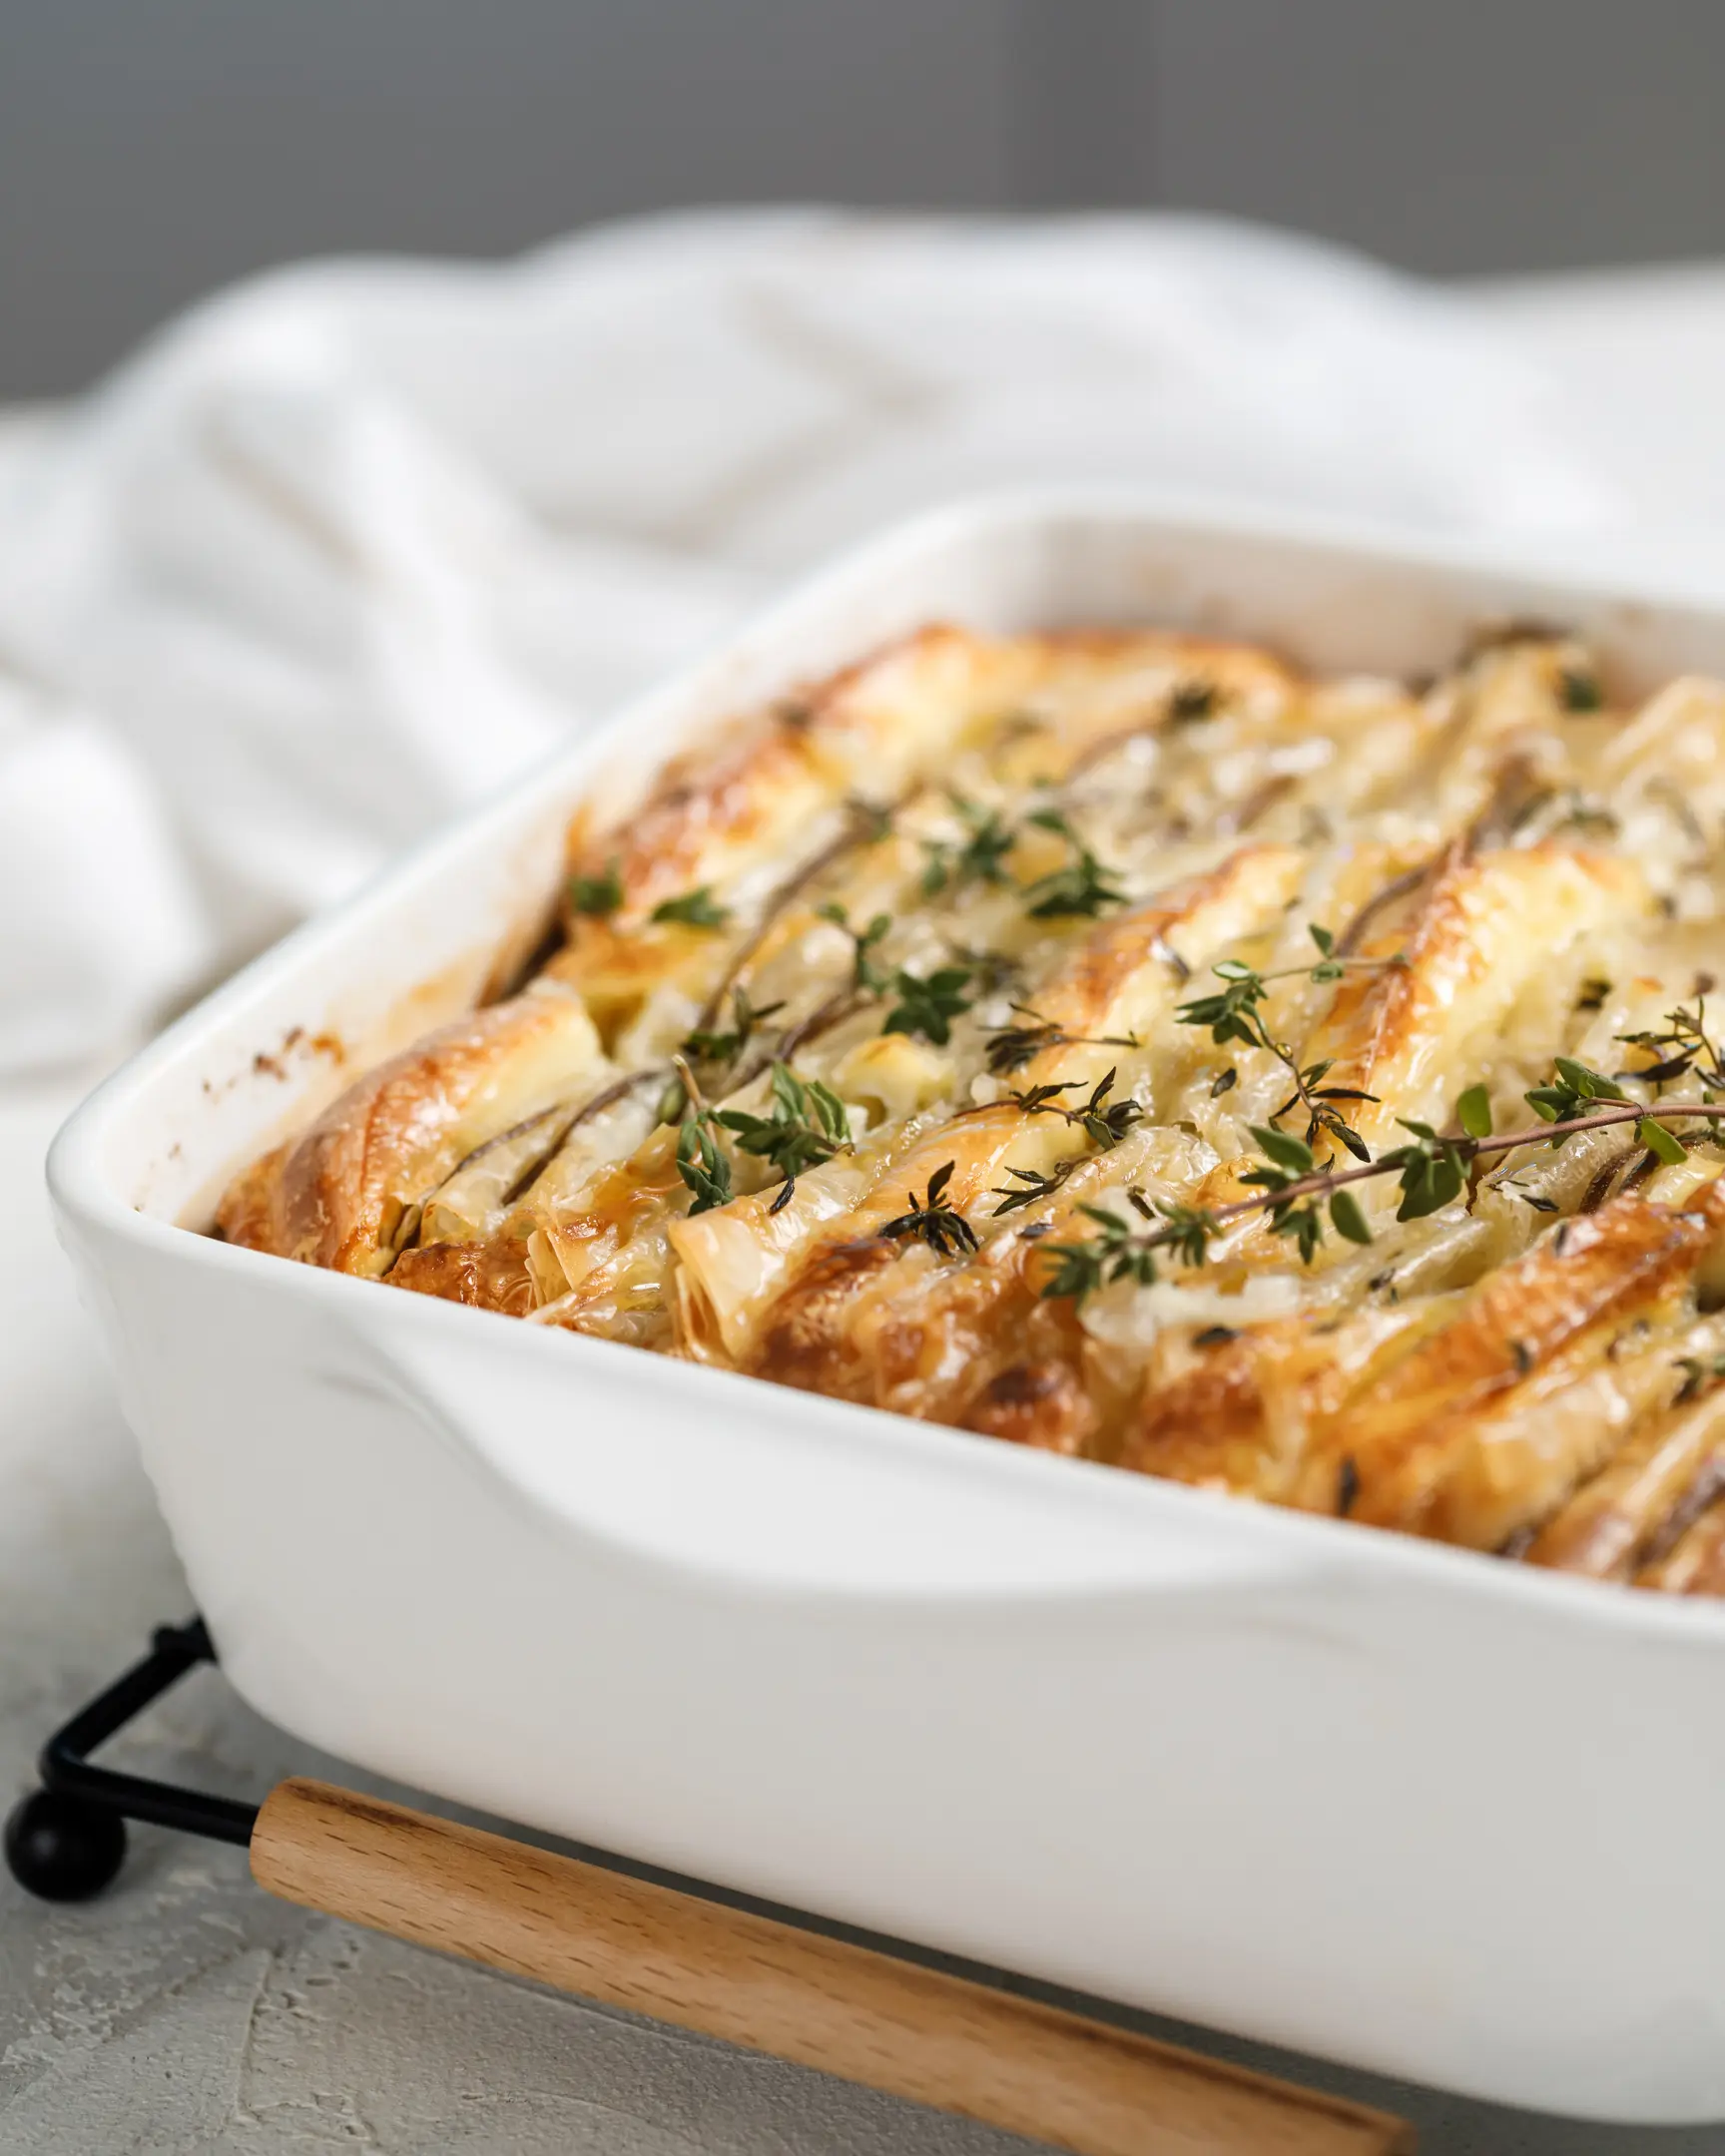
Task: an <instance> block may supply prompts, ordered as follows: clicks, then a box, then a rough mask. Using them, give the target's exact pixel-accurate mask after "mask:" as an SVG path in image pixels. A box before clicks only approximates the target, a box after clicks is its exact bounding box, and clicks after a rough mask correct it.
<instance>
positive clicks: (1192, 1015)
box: [1174, 921, 1406, 1161]
mask: <svg viewBox="0 0 1725 2156" xmlns="http://www.w3.org/2000/svg"><path fill="white" fill-rule="evenodd" d="M1307 933H1308V934H1309V935H1310V936H1311V938H1312V941H1313V942H1314V944H1315V945H1316V946H1317V949H1318V963H1317V964H1316V965H1312V966H1283V967H1281V968H1280V969H1279V970H1278V971H1276V972H1274V973H1260V972H1259V971H1258V969H1257V968H1256V967H1255V966H1249V965H1243V964H1242V963H1241V962H1240V960H1239V959H1237V958H1223V959H1220V960H1218V961H1217V963H1216V964H1215V965H1213V966H1212V967H1211V968H1210V970H1211V972H1212V973H1214V974H1215V975H1216V977H1217V979H1218V980H1220V981H1221V983H1222V986H1221V988H1220V989H1219V990H1217V992H1216V993H1215V994H1214V995H1207V996H1195V997H1194V998H1193V999H1192V1001H1191V1002H1189V1003H1182V1004H1181V1005H1180V1006H1179V1008H1178V1009H1177V1010H1176V1011H1175V1013H1174V1015H1175V1017H1176V1018H1177V1019H1178V1020H1179V1022H1180V1023H1181V1024H1182V1025H1196V1026H1208V1027H1209V1029H1210V1038H1211V1039H1212V1040H1213V1041H1215V1042H1216V1043H1217V1045H1218V1046H1221V1047H1226V1046H1227V1044H1228V1043H1229V1042H1231V1041H1239V1042H1241V1043H1242V1044H1243V1045H1244V1046H1246V1047H1249V1048H1262V1049H1264V1050H1265V1051H1266V1052H1267V1053H1269V1054H1270V1055H1273V1056H1274V1057H1275V1058H1276V1060H1277V1062H1279V1063H1280V1064H1281V1065H1282V1066H1283V1068H1284V1069H1285V1070H1286V1071H1287V1072H1288V1075H1289V1076H1290V1077H1291V1078H1292V1079H1293V1081H1294V1091H1293V1093H1292V1094H1291V1095H1290V1096H1289V1098H1288V1099H1287V1100H1285V1101H1284V1102H1283V1103H1282V1105H1281V1107H1280V1108H1278V1109H1277V1110H1276V1111H1275V1113H1274V1114H1273V1115H1272V1116H1271V1118H1270V1120H1271V1122H1272V1123H1279V1122H1280V1121H1281V1120H1282V1118H1283V1117H1284V1116H1285V1115H1287V1114H1288V1113H1289V1112H1290V1110H1292V1109H1294V1108H1296V1107H1303V1108H1304V1109H1305V1110H1306V1116H1307V1128H1306V1139H1307V1143H1308V1144H1311V1143H1312V1142H1313V1141H1314V1140H1315V1139H1316V1138H1317V1137H1318V1135H1319V1133H1320V1132H1321V1131H1322V1132H1327V1133H1328V1134H1329V1135H1330V1136H1331V1137H1332V1138H1334V1139H1336V1140H1337V1142H1338V1143H1339V1144H1341V1145H1343V1146H1345V1147H1346V1148H1347V1150H1348V1151H1349V1152H1350V1153H1352V1154H1353V1155H1354V1157H1355V1159H1356V1160H1359V1161H1369V1160H1370V1159H1371V1158H1372V1155H1371V1153H1370V1151H1369V1150H1368V1148H1367V1145H1366V1141H1365V1140H1364V1139H1363V1138H1362V1137H1361V1136H1360V1134H1359V1132H1358V1131H1356V1130H1354V1129H1353V1127H1352V1126H1351V1125H1350V1124H1349V1123H1348V1121H1347V1120H1346V1118H1345V1117H1344V1116H1343V1114H1342V1112H1341V1110H1340V1108H1338V1107H1337V1106H1336V1103H1337V1102H1338V1101H1372V1100H1376V1099H1377V1095H1376V1094H1373V1093H1367V1092H1363V1091H1362V1090H1361V1089H1360V1088H1359V1087H1357V1086H1327V1085H1325V1084H1324V1082H1323V1081H1324V1079H1325V1078H1326V1077H1328V1075H1329V1074H1330V1072H1331V1071H1332V1070H1333V1069H1334V1068H1335V1063H1334V1060H1333V1059H1325V1060H1322V1061H1319V1062H1317V1063H1307V1064H1302V1063H1301V1062H1300V1060H1299V1058H1298V1057H1297V1056H1296V1055H1295V1053H1294V1051H1293V1049H1292V1048H1291V1047H1290V1046H1289V1045H1288V1043H1287V1042H1286V1041H1279V1040H1278V1039H1277V1038H1276V1037H1275V1035H1274V1034H1273V1033H1272V1032H1271V1031H1270V1027H1269V1025H1268V1023H1267V1021H1266V1019H1265V1017H1264V1011H1263V1003H1264V998H1265V996H1266V994H1267V993H1268V992H1269V988H1270V984H1271V983H1272V982H1273V981H1279V980H1295V979H1304V980H1310V981H1314V982H1317V983H1319V984H1323V983H1326V982H1330V981H1339V980H1341V979H1342V978H1343V977H1344V976H1345V975H1346V974H1349V973H1362V972H1365V973H1373V972H1383V971H1384V970H1385V969H1386V968H1387V967H1393V966H1399V965H1403V964H1405V963H1406V960H1405V959H1404V957H1403V955H1402V953H1401V952H1400V951H1398V952H1397V953H1396V954H1395V956H1394V957H1390V958H1338V957H1337V956H1336V938H1335V936H1334V934H1332V932H1331V931H1330V930H1329V929H1328V928H1325V927H1322V926H1320V924H1319V923H1318V922H1317V921H1310V922H1308V923H1307ZM1227 1090H1228V1089H1227V1087H1226V1086H1221V1091H1223V1092H1226V1091H1227ZM1214 1097H1215V1093H1214V1090H1213V1092H1212V1098H1214Z"/></svg>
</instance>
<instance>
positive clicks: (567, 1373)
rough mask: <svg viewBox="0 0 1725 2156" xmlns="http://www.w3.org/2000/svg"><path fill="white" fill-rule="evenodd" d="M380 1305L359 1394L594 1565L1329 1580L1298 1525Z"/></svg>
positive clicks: (1053, 1588) (1064, 1588)
mask: <svg viewBox="0 0 1725 2156" xmlns="http://www.w3.org/2000/svg"><path fill="white" fill-rule="evenodd" d="M384 1300H385V1299H383V1298H379V1299H378V1303H379V1304H381V1303H383V1302H384ZM387 1300H388V1301H389V1302H390V1303H391V1304H395V1303H401V1304H408V1305H409V1308H408V1309H407V1311H406V1312H404V1313H401V1312H398V1311H394V1310H391V1311H390V1312H389V1314H388V1317H389V1320H390V1321H391V1322H388V1323H382V1322H379V1323H374V1324H371V1325H367V1326H366V1327H365V1328H364V1341H363V1347H364V1348H365V1350H366V1352H365V1368H366V1374H365V1376H364V1377H363V1378H362V1379H360V1380H358V1381H359V1382H360V1384H361V1385H362V1386H363V1387H364V1388H366V1389H374V1390H378V1391H381V1392H383V1393H384V1394H386V1395H387V1397H388V1398H389V1399H390V1401H391V1402H392V1403H393V1404H394V1405H396V1406H397V1407H399V1408H404V1409H405V1410H406V1411H407V1412H408V1413H410V1414H411V1416H412V1417H413V1419H414V1420H415V1421H416V1422H418V1423H419V1424H420V1425H421V1426H422V1427H424V1428H426V1429H428V1430H429V1431H432V1432H434V1433H435V1434H436V1435H437V1437H438V1438H439V1440H440V1441H441V1443H442V1445H443V1447H444V1449H445V1451H446V1452H447V1451H448V1450H449V1449H450V1448H451V1447H452V1448H453V1449H454V1451H455V1452H456V1453H457V1454H458V1455H459V1456H460V1457H461V1458H462V1459H463V1460H464V1461H466V1462H467V1463H468V1464H469V1465H471V1466H478V1467H479V1468H480V1469H481V1471H482V1472H483V1473H484V1474H485V1476H486V1478H487V1480H488V1482H489V1483H490V1484H491V1485H492V1487H493V1488H494V1489H496V1488H501V1489H502V1490H503V1491H504V1492H506V1493H507V1497H508V1500H509V1501H510V1502H512V1503H514V1504H515V1505H516V1506H518V1507H520V1506H525V1507H527V1508H529V1509H530V1510H531V1512H532V1513H533V1515H534V1516H535V1519H536V1520H537V1521H538V1522H539V1523H541V1524H543V1525H547V1526H550V1527H552V1528H553V1529H554V1530H555V1531H556V1532H558V1533H559V1534H560V1535H562V1536H564V1537H565V1538H569V1537H573V1538H576V1539H577V1540H579V1541H580V1542H581V1543H582V1544H583V1545H584V1547H585V1549H586V1552H587V1554H588V1557H589V1558H590V1559H591V1560H592V1561H596V1562H603V1561H613V1562H615V1561H628V1562H632V1563H635V1564H643V1563H644V1564H650V1565H654V1566H660V1567H666V1568H674V1569H676V1570H677V1571H679V1572H683V1573H688V1572H690V1571H697V1572H702V1573H708V1574H719V1575H724V1576H728V1577H729V1578H731V1579H732V1580H733V1581H734V1582H736V1583H738V1584H747V1585H748V1586H749V1587H750V1588H751V1589H753V1590H757V1591H760V1590H769V1591H771V1590H778V1591H786V1592H790V1591H800V1590H810V1589H821V1590H824V1591H827V1592H848V1593H853V1594H858V1593H864V1594H865V1593H877V1594H887V1595H892V1596H895V1597H902V1596H906V1595H925V1594H936V1595H941V1596H946V1595H953V1594H963V1595H971V1596H974V1595H977V1594H989V1595H998V1594H1014V1595H1016V1594H1025V1593H1028V1594H1033V1595H1048V1594H1059V1595H1081V1596H1084V1597H1086V1598H1094V1597H1096V1596H1098V1595H1115V1594H1119V1593H1122V1592H1126V1593H1132V1594H1139V1593H1143V1592H1146V1591H1148V1592H1153V1593H1156V1594H1159V1595H1169V1594H1175V1595H1178V1596H1179V1597H1181V1598H1182V1599H1187V1598H1191V1597H1197V1598H1200V1599H1202V1598H1205V1597H1207V1596H1208V1595H1210V1594H1212V1593H1215V1592H1220V1593H1223V1594H1225V1595H1226V1596H1228V1597H1229V1598H1230V1599H1233V1598H1237V1597H1238V1595H1239V1593H1240V1591H1241V1590H1242V1589H1248V1588H1282V1589H1286V1588H1290V1587H1299V1588H1301V1589H1309V1588H1310V1587H1311V1586H1312V1585H1314V1584H1315V1582H1316V1581H1317V1579H1318V1577H1319V1575H1320V1573H1321V1571H1322V1569H1324V1567H1323V1561H1322V1559H1321V1558H1320V1557H1318V1556H1316V1555H1315V1554H1314V1552H1313V1551H1312V1549H1311V1547H1310V1546H1309V1544H1308V1543H1307V1540H1306V1537H1307V1534H1308V1533H1309V1532H1310V1525H1309V1523H1303V1522H1298V1521H1293V1520H1289V1519H1287V1518H1284V1517H1272V1516H1269V1515H1266V1514H1263V1513H1261V1512H1259V1511H1258V1510H1257V1509H1256V1508H1254V1507H1250V1506H1245V1505H1239V1504H1236V1503H1234V1502H1233V1501H1231V1500H1226V1499H1220V1498H1211V1497H1209V1496H1207V1495H1205V1494H1203V1493H1200V1492H1195V1491H1189V1490H1180V1489H1174V1488H1171V1487H1169V1486H1167V1485H1165V1484H1158V1483H1153V1482H1149V1481H1146V1480H1142V1479H1140V1478H1139V1477H1136V1476H1132V1477H1126V1476H1120V1475H1116V1474H1115V1473H1113V1472H1112V1471H1110V1470H1106V1469H1094V1468H1087V1467H1083V1466H1074V1465H1073V1464H1072V1463H1070V1462H1067V1461H1063V1460H1055V1459H1051V1458H1048V1457H1047V1456H1045V1455H1042V1454H1033V1453H1025V1452H1023V1451H1022V1450H1020V1449H1019V1448H1017V1447H1014V1446H1007V1445H1004V1444H1001V1443H998V1442H997V1441H996V1440H993V1439H988V1438H976V1437H972V1436H969V1435H967V1434H965V1433H962V1432H957V1431H951V1430H947V1429H944V1428H938V1427H934V1426H931V1425H928V1424H923V1423H916V1422H910V1421H907V1420H901V1419H899V1418H898V1417H896V1416H886V1415H881V1414H877V1413H875V1412H874V1411H872V1410H870V1409H867V1408H862V1407H854V1406H850V1405H847V1404H844V1403H842V1402H838V1401H833V1400H828V1399H823V1398H820V1397H818V1396H816V1395H813V1394H809V1393H801V1392H790V1391H786V1390H783V1389H781V1388H779V1387H777V1386H767V1385H762V1384H760V1383H758V1382H757V1381H756V1380H754V1379H751V1378H745V1377H737V1376H733V1375H731V1374H730V1373H728V1372H719V1371H712V1370H704V1369H698V1368H696V1367H693V1366H692V1365H689V1364H686V1363H680V1362H674V1361H670V1360H668V1359H665V1358H662V1357H658V1356H653V1357H648V1356H645V1355H643V1354H641V1353H640V1352H639V1351H637V1350H635V1349H633V1348H621V1347H616V1346H613V1345H611V1344H609V1343H602V1342H594V1341H587V1340H570V1339H567V1338H564V1337H561V1336H560V1337H557V1338H555V1339H552V1338H546V1337H544V1336H541V1335H539V1334H537V1333H536V1332H534V1333H529V1334H528V1335H527V1336H526V1337H525V1338H523V1337H521V1335H520V1333H519V1331H518V1330H517V1328H516V1326H515V1324H514V1323H513V1322H512V1321H506V1320H491V1319H487V1320H484V1321H481V1322H478V1323H462V1322H457V1323H450V1322H448V1321H449V1320H450V1319H451V1318H453V1317H454V1316H455V1314H453V1313H450V1312H447V1311H444V1310H441V1309H439V1308H437V1307H436V1306H428V1307H427V1306H418V1307H414V1306H415V1305H417V1299H409V1298H407V1297H400V1298H389V1299H387ZM378 1315H379V1316H380V1315H381V1314H378ZM463 1315H465V1314H463ZM403 1319H406V1320H411V1321H414V1322H412V1323H410V1324H404V1323H402V1322H401V1321H402V1320H403ZM427 1320H429V1321H435V1322H431V1323H426V1322H423V1321H427ZM505 1327H507V1332H505V1330H504V1329H505ZM347 1382H348V1388H349V1389H351V1387H352V1384H353V1382H354V1379H353V1377H352V1375H351V1374H350V1375H349V1378H348V1380H347Z"/></svg>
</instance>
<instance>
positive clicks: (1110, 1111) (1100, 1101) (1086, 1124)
mask: <svg viewBox="0 0 1725 2156" xmlns="http://www.w3.org/2000/svg"><path fill="white" fill-rule="evenodd" d="M1116 1075H1117V1073H1116V1072H1114V1071H1109V1072H1108V1073H1107V1074H1106V1075H1105V1076H1104V1077H1102V1078H1099V1079H1098V1080H1097V1081H1096V1084H1095V1085H1094V1086H1093V1087H1092V1088H1091V1091H1090V1096H1089V1098H1088V1099H1087V1100H1085V1101H1084V1102H1082V1103H1081V1104H1080V1105H1079V1106H1078V1107H1076V1108H1069V1107H1067V1105H1066V1104H1065V1102H1064V1101H1062V1100H1061V1099H1060V1095H1061V1094H1062V1093H1070V1092H1072V1091H1073V1090H1074V1088H1075V1087H1077V1086H1079V1085H1081V1084H1082V1083H1083V1081H1082V1079H1078V1078H1068V1079H1065V1080H1063V1081H1062V1082H1061V1083H1059V1084H1058V1085H1037V1086H1031V1087H1029V1088H1028V1090H1027V1091H1025V1092H1022V1093H1014V1094H1012V1095H1011V1096H1010V1098H1011V1099H1012V1100H1013V1101H1014V1102H1015V1103H1016V1105H1017V1106H1018V1107H1019V1108H1021V1109H1022V1110H1023V1111H1024V1113H1025V1114H1026V1115H1057V1116H1064V1117H1065V1119H1066V1121H1067V1122H1068V1123H1070V1124H1072V1125H1073V1126H1074V1127H1075V1128H1077V1129H1080V1130H1082V1131H1083V1133H1084V1135H1085V1137H1087V1138H1088V1139H1089V1141H1090V1143H1091V1144H1092V1145H1093V1146H1094V1147H1095V1148H1096V1151H1097V1152H1098V1153H1109V1152H1112V1151H1113V1149H1114V1148H1115V1146H1117V1145H1118V1144H1119V1143H1120V1141H1121V1140H1122V1139H1123V1138H1124V1137H1125V1136H1126V1134H1127V1132H1128V1131H1129V1130H1131V1129H1132V1127H1133V1125H1134V1124H1136V1123H1140V1122H1142V1121H1143V1118H1144V1111H1143V1109H1142V1108H1140V1107H1139V1105H1138V1103H1137V1102H1136V1101H1135V1100H1130V1099H1126V1100H1117V1101H1110V1100H1109V1098H1108V1096H1109V1094H1110V1093H1111V1092H1112V1091H1113V1090H1114V1080H1115V1077H1116ZM1083 1157H1084V1156H1081V1155H1074V1156H1073V1157H1072V1159H1070V1160H1065V1161H1061V1162H1060V1163H1059V1165H1058V1166H1057V1167H1054V1168H1051V1169H1049V1170H1048V1171H1047V1172H1046V1173H1044V1172H1043V1171H1041V1170H1040V1169H1035V1168H1013V1167H1010V1166H1008V1168H1007V1170H1006V1173H1007V1174H1008V1175H1009V1176H1010V1177H1011V1178H1012V1179H1013V1181H1014V1182H1015V1183H1016V1184H1017V1186H1018V1188H1017V1189H1016V1190H1014V1189H1012V1188H1010V1187H1009V1186H1008V1185H1005V1184H1000V1185H997V1186H996V1187H995V1189H994V1190H993V1191H992V1192H991V1193H990V1195H991V1196H993V1197H995V1198H998V1199H999V1200H1000V1203H999V1204H998V1205H997V1206H996V1207H995V1208H994V1214H995V1218H996V1219H998V1218H999V1216H1000V1215H1001V1214H1002V1213H1016V1212H1017V1211H1018V1209H1019V1208H1020V1207H1021V1206H1027V1205H1034V1204H1035V1203H1036V1202H1037V1201H1038V1200H1039V1199H1042V1198H1047V1197H1050V1196H1052V1194H1053V1193H1054V1192H1055V1191H1057V1190H1058V1189H1059V1188H1060V1186H1061V1184H1062V1183H1064V1182H1065V1181H1066V1179H1067V1177H1068V1176H1069V1175H1070V1174H1071V1173H1072V1171H1073V1169H1074V1168H1076V1167H1077V1166H1078V1163H1079V1160H1080V1159H1081V1158H1083Z"/></svg>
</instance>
